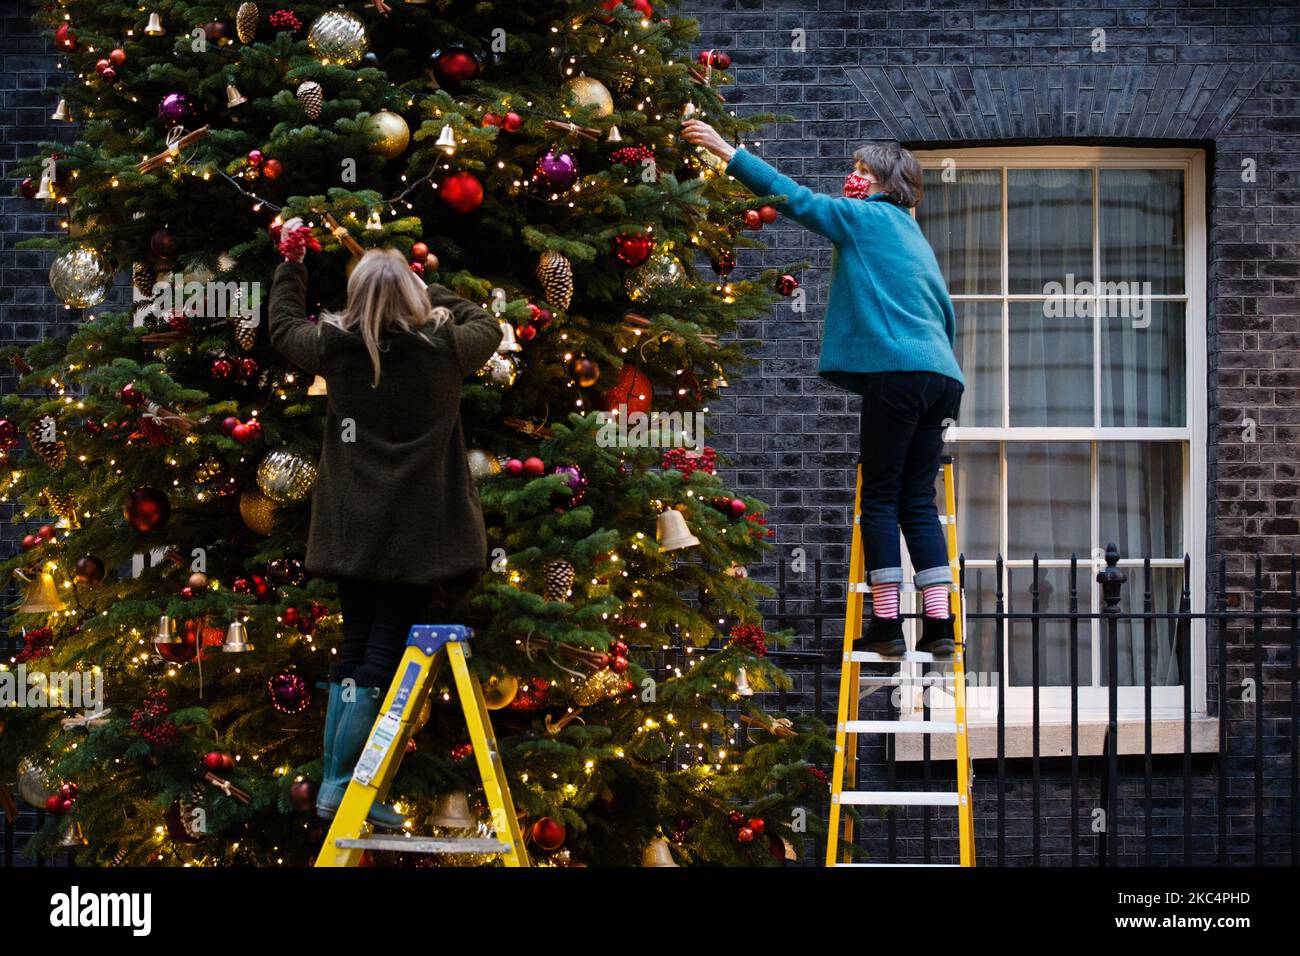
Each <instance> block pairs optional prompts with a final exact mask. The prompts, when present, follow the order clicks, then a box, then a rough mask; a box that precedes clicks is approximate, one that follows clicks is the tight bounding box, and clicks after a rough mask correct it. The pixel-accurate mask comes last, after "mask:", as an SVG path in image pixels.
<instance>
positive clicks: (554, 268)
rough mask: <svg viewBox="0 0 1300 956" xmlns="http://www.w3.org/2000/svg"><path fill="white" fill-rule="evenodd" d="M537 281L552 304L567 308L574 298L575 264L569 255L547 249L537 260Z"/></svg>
mask: <svg viewBox="0 0 1300 956" xmlns="http://www.w3.org/2000/svg"><path fill="white" fill-rule="evenodd" d="M537 281H538V282H540V283H541V284H542V291H544V292H545V293H546V299H547V301H548V302H550V303H551V304H552V305H554V306H556V307H558V308H561V309H567V308H568V307H569V302H570V301H572V299H573V265H572V263H570V262H569V259H568V257H567V256H565V255H563V254H562V253H559V252H556V251H555V250H554V249H547V250H546V251H545V252H543V253H542V257H541V258H540V259H538V260H537Z"/></svg>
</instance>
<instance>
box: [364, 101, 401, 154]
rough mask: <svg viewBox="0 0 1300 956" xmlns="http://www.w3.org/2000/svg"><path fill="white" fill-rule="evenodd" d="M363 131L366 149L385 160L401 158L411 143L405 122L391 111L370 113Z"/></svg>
mask: <svg viewBox="0 0 1300 956" xmlns="http://www.w3.org/2000/svg"><path fill="white" fill-rule="evenodd" d="M364 130H365V134H366V149H367V150H369V151H370V152H372V153H374V154H376V155H377V156H383V157H384V158H385V159H393V158H394V157H397V156H401V155H402V153H403V152H404V151H405V150H406V147H407V146H408V145H409V144H410V142H411V129H410V127H408V126H407V125H406V120H404V119H402V117H401V116H399V115H398V114H396V113H394V112H393V111H392V110H380V111H379V112H378V113H371V114H370V116H369V117H368V118H367V119H366V125H365V127H364Z"/></svg>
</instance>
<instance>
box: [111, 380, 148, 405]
mask: <svg viewBox="0 0 1300 956" xmlns="http://www.w3.org/2000/svg"><path fill="white" fill-rule="evenodd" d="M117 397H118V398H120V399H121V400H122V404H123V405H126V406H128V407H130V408H139V407H140V406H141V405H143V404H144V400H145V395H144V392H142V391H140V389H138V388H136V385H135V383H134V382H128V383H127V384H125V385H123V386H122V390H121V391H120V392H118V393H117Z"/></svg>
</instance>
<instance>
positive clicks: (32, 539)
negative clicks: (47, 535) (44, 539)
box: [22, 534, 41, 551]
mask: <svg viewBox="0 0 1300 956" xmlns="http://www.w3.org/2000/svg"><path fill="white" fill-rule="evenodd" d="M40 543H41V539H40V538H38V537H36V535H34V534H25V535H23V540H22V547H23V550H24V551H30V550H32V548H34V547H36V546H37V545H38V544H40Z"/></svg>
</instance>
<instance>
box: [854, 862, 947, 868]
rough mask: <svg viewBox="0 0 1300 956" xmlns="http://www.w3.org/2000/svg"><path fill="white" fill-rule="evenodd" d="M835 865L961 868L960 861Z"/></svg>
mask: <svg viewBox="0 0 1300 956" xmlns="http://www.w3.org/2000/svg"><path fill="white" fill-rule="evenodd" d="M835 866H836V867H854V866H915V867H931V866H945V867H952V868H953V869H961V864H960V863H836V864H835Z"/></svg>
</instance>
